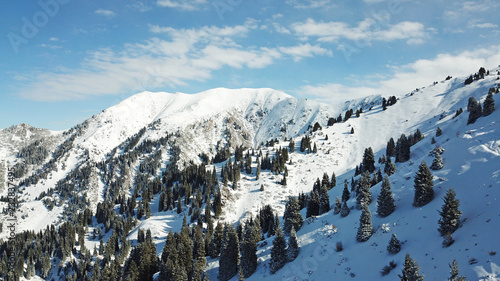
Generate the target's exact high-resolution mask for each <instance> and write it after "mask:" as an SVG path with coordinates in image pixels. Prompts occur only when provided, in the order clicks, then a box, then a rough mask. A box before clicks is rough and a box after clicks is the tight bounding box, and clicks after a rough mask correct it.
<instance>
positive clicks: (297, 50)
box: [279, 43, 332, 61]
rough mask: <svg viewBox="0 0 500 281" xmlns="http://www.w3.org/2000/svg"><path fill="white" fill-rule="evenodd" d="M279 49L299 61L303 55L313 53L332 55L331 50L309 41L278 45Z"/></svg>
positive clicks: (311, 54) (309, 55)
mask: <svg viewBox="0 0 500 281" xmlns="http://www.w3.org/2000/svg"><path fill="white" fill-rule="evenodd" d="M279 50H280V52H282V53H283V54H287V55H290V56H292V57H293V59H294V60H295V61H300V60H301V59H303V58H305V57H313V56H315V55H320V56H325V55H326V56H331V55H332V51H330V50H327V49H324V48H322V47H320V46H319V45H314V46H313V45H311V44H309V43H307V44H302V45H298V46H293V47H280V48H279Z"/></svg>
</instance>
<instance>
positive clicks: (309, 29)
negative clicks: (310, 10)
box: [292, 18, 429, 44]
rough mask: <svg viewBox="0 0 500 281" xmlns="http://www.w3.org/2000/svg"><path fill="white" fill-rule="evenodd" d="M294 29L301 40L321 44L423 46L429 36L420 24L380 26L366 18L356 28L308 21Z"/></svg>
mask: <svg viewBox="0 0 500 281" xmlns="http://www.w3.org/2000/svg"><path fill="white" fill-rule="evenodd" d="M292 29H293V30H294V31H295V33H296V35H297V36H299V38H303V39H304V38H305V39H307V38H309V37H316V38H317V40H318V41H319V42H336V41H338V40H340V39H347V40H354V41H356V40H357V41H362V42H363V44H369V43H370V42H371V41H395V40H407V43H408V44H421V43H423V42H424V41H425V39H426V38H427V37H428V36H429V34H428V32H427V31H426V29H425V27H424V25H423V24H421V23H419V22H409V21H404V22H400V23H397V24H393V25H387V26H380V25H379V24H378V23H377V22H376V21H375V20H374V19H372V18H366V19H365V20H363V21H361V22H359V23H358V24H357V26H354V27H351V26H349V25H348V24H347V23H345V22H316V21H315V20H314V19H308V20H306V21H305V22H297V23H294V24H292Z"/></svg>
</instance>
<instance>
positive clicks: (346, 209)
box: [340, 201, 351, 218]
mask: <svg viewBox="0 0 500 281" xmlns="http://www.w3.org/2000/svg"><path fill="white" fill-rule="evenodd" d="M350 212H351V209H349V207H348V206H347V202H346V201H344V202H342V209H340V216H341V217H343V218H344V217H347V216H348V215H349V213H350Z"/></svg>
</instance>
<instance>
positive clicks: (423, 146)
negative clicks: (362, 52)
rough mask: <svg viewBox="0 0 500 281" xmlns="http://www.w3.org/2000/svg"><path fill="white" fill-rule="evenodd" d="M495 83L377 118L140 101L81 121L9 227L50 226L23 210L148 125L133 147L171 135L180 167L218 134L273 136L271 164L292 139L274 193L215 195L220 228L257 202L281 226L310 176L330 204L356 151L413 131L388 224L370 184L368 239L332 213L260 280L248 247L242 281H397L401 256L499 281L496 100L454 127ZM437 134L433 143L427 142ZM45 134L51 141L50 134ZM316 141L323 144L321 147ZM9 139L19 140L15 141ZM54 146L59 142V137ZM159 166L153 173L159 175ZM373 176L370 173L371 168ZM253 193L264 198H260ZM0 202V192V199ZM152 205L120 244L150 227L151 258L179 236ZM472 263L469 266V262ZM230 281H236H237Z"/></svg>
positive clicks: (419, 95) (38, 208)
mask: <svg viewBox="0 0 500 281" xmlns="http://www.w3.org/2000/svg"><path fill="white" fill-rule="evenodd" d="M491 72H492V73H496V71H491ZM496 79H497V76H496V75H490V76H486V78H485V79H482V80H479V81H475V82H473V83H472V84H470V85H467V86H464V85H463V81H464V80H465V78H458V79H451V80H448V81H441V82H439V83H437V84H435V85H430V86H427V87H425V88H422V89H420V90H418V91H417V90H416V91H413V92H412V93H408V94H405V95H400V96H399V97H398V101H397V103H396V104H395V105H392V106H389V107H388V108H387V110H385V111H384V110H382V108H381V105H380V103H381V102H380V100H381V97H380V96H372V97H368V98H365V99H360V100H355V101H347V102H346V101H338V102H337V103H336V104H334V105H324V104H320V103H316V102H314V101H308V100H305V99H296V98H293V97H291V96H289V95H287V94H285V93H283V92H280V91H276V90H272V89H265V88H264V89H224V88H218V89H212V90H209V91H205V92H202V93H198V94H193V95H189V94H183V93H174V94H170V93H152V92H143V93H140V94H137V95H135V96H132V97H130V98H129V99H127V100H125V101H123V102H121V103H119V104H117V105H115V106H113V107H111V108H108V109H106V110H104V111H103V112H102V113H100V114H98V115H96V116H93V117H92V118H90V119H89V120H88V121H87V124H88V127H87V128H86V129H84V131H83V135H81V136H79V137H77V138H76V140H75V143H74V148H73V149H72V150H71V152H70V153H69V154H68V157H67V158H65V159H64V160H61V162H59V163H58V165H59V166H58V167H59V171H58V172H56V173H53V174H52V178H49V179H47V180H43V181H42V182H40V183H39V184H37V185H34V186H31V187H28V188H26V190H23V194H22V195H21V197H22V198H23V199H24V200H25V201H26V202H24V203H22V204H21V208H20V210H19V217H21V216H25V217H24V218H20V220H19V229H20V230H27V229H33V230H39V229H43V228H44V227H45V226H46V225H49V224H51V223H56V222H57V220H58V215H59V214H60V213H61V211H62V208H54V210H52V211H50V212H48V211H47V210H46V208H45V207H44V206H43V204H42V202H40V201H34V198H35V197H36V196H38V194H39V193H40V192H41V191H44V190H47V189H48V188H50V187H53V186H54V185H55V183H56V182H57V181H58V180H59V179H61V178H63V177H64V176H65V175H66V173H68V172H69V171H71V170H72V169H74V168H75V167H76V166H77V165H79V164H82V163H84V162H85V159H83V158H80V156H81V155H82V153H83V151H84V150H85V149H88V150H89V152H90V159H91V160H93V161H101V160H103V159H104V158H105V157H106V154H108V153H109V152H110V151H111V150H112V149H114V148H115V147H117V146H119V145H120V144H122V143H123V142H124V141H125V140H126V139H127V138H129V137H131V136H132V135H134V134H136V133H137V132H138V131H139V130H140V129H141V128H143V127H147V126H148V125H149V124H151V123H152V122H155V121H157V122H159V123H158V125H157V128H156V129H151V130H147V131H146V133H145V135H144V136H143V137H142V139H141V141H143V140H145V139H158V138H160V137H162V136H165V134H166V133H167V132H168V133H171V134H173V133H176V145H179V146H180V147H181V148H182V150H183V153H182V155H181V157H182V161H185V162H187V161H189V160H192V161H193V162H195V163H199V159H198V155H199V153H201V152H205V153H208V154H209V155H211V156H213V155H214V154H215V151H214V149H215V147H216V145H217V143H218V142H219V141H222V143H227V142H228V141H229V140H228V132H229V134H231V135H232V139H231V143H232V145H233V147H234V146H236V145H240V144H242V145H245V146H246V147H253V148H256V150H257V148H258V147H259V146H260V144H261V143H262V142H264V143H265V142H266V141H267V140H269V139H272V138H278V139H279V140H280V142H279V143H278V144H276V145H275V146H274V147H270V148H266V147H261V149H262V153H263V154H264V155H265V154H266V153H267V152H268V151H269V153H270V154H271V156H272V155H273V154H274V153H275V150H276V149H278V148H279V147H286V146H288V142H284V141H282V140H283V139H284V137H287V138H289V137H294V140H295V143H296V152H294V153H291V154H290V155H289V156H290V159H291V162H292V164H287V168H288V173H289V176H288V177H287V186H282V185H280V184H277V182H278V181H280V180H281V179H282V177H283V176H282V175H272V174H271V173H270V172H269V171H262V173H261V175H260V179H259V180H257V179H256V178H255V175H254V174H251V175H247V174H245V173H242V175H241V181H240V182H239V187H238V188H237V189H236V190H232V189H231V188H230V187H224V188H223V189H224V190H223V192H224V194H225V195H226V196H225V198H224V203H225V206H224V211H223V215H222V218H221V220H223V221H226V222H229V223H233V224H237V223H240V222H244V221H245V219H246V218H247V217H248V216H249V215H253V216H255V215H256V214H257V213H258V211H259V209H260V208H261V207H263V206H264V205H266V204H270V205H271V206H272V207H273V208H274V210H275V211H276V212H277V213H278V214H279V215H280V216H282V214H283V211H284V203H285V201H286V199H287V197H288V196H297V195H298V194H299V193H301V192H309V191H311V190H312V186H313V183H314V181H315V180H316V178H320V179H321V178H322V176H323V173H324V172H326V173H327V174H328V175H329V176H331V174H332V172H335V174H336V176H337V186H336V187H335V188H333V189H332V190H331V191H330V192H329V195H330V202H331V204H332V205H333V202H334V200H335V197H336V196H338V197H341V194H342V189H343V183H344V180H347V181H348V182H349V184H350V182H351V178H352V177H353V176H354V171H353V169H354V167H355V166H356V165H358V164H359V163H360V162H361V159H362V155H363V151H364V149H365V148H368V147H372V149H373V150H374V152H375V159H378V158H379V157H380V156H382V155H383V154H385V147H386V144H387V141H388V140H389V139H390V138H391V137H393V138H394V139H395V140H397V139H398V138H399V136H400V135H401V134H402V133H404V134H406V135H408V134H410V133H414V132H415V131H416V130H417V129H420V130H421V131H422V133H423V134H424V135H425V138H424V139H423V140H422V141H421V142H419V143H417V144H416V145H414V146H413V147H412V148H411V159H410V160H409V161H407V162H405V163H397V164H396V167H397V170H396V174H394V175H392V176H391V177H390V182H391V185H392V192H393V193H394V197H395V204H396V211H395V212H394V213H393V214H391V215H390V216H388V217H386V218H380V217H378V216H377V214H376V198H377V196H378V194H379V192H380V189H381V184H377V185H376V186H374V187H372V188H371V192H372V198H373V200H372V201H373V202H372V203H371V205H370V206H369V208H370V211H371V213H372V224H373V227H374V234H373V236H372V237H371V238H370V239H369V240H368V241H367V242H363V243H359V242H357V241H356V238H355V237H356V232H357V228H358V225H359V217H360V215H361V211H359V210H356V209H354V208H353V209H352V210H351V213H350V214H349V215H348V216H347V217H345V218H341V217H340V216H339V215H333V210H332V211H330V212H329V213H326V214H324V215H321V216H318V217H317V218H310V219H307V220H306V221H305V223H304V226H303V227H302V228H301V229H300V230H298V231H297V237H298V241H299V245H300V246H301V252H300V254H299V256H298V257H297V259H296V260H295V261H294V262H290V263H287V264H286V265H285V267H284V268H282V269H280V270H279V271H278V272H277V273H276V274H273V275H271V274H270V273H269V259H270V249H271V245H272V241H273V238H272V237H271V238H268V239H266V240H265V241H262V242H261V243H259V248H258V259H259V265H258V268H257V271H256V272H255V273H254V274H253V275H252V276H251V277H249V278H247V280H351V279H352V280H397V279H398V277H397V275H398V274H400V273H401V269H402V264H403V262H404V256H405V254H406V253H409V254H410V256H411V257H412V258H413V259H415V260H416V261H417V263H418V264H419V265H420V267H421V271H420V272H421V273H423V274H425V276H426V280H446V279H447V278H448V276H449V267H448V264H450V263H451V262H452V260H453V259H456V260H457V262H458V264H459V269H460V272H461V274H462V275H466V276H467V277H468V279H471V280H477V279H480V280H500V268H499V266H498V265H500V253H499V252H500V246H499V245H500V243H498V238H499V236H498V229H500V211H499V210H500V192H499V190H498V188H499V186H500V128H499V124H500V122H499V121H498V120H500V110H499V109H498V104H500V100H499V99H498V95H496V96H494V98H495V102H496V104H497V106H496V111H495V112H493V113H492V114H491V115H490V116H488V117H481V118H479V119H478V120H477V121H476V123H475V124H471V125H466V124H467V115H468V112H466V111H465V112H464V113H462V114H461V115H459V116H458V117H456V118H454V116H455V112H456V110H457V109H459V108H464V109H465V108H466V106H467V100H468V98H469V97H470V96H471V95H472V96H474V97H476V99H478V100H480V101H481V102H482V101H484V98H485V96H486V93H487V92H488V89H489V88H491V87H495V86H496V85H497V81H496ZM386 98H387V97H386ZM359 107H363V113H362V114H361V116H360V117H359V118H357V117H356V116H353V117H351V119H349V120H348V121H347V122H345V123H337V124H334V125H333V126H330V127H327V126H326V122H327V119H328V117H336V116H338V115H339V114H342V115H343V114H344V112H345V110H347V109H349V108H353V109H354V110H356V109H357V108H359ZM370 108H371V109H370ZM316 121H318V122H319V123H320V124H321V125H322V126H323V129H322V130H319V131H317V132H314V133H311V141H312V143H313V144H314V143H316V145H317V147H318V153H316V154H305V153H301V152H299V149H298V146H299V144H300V139H301V137H302V136H303V134H304V133H307V129H308V126H309V125H312V124H314V122H316ZM438 126H439V127H441V129H442V130H443V134H442V135H441V136H439V137H435V132H436V128H437V127H438ZM236 128H238V129H236ZM283 128H286V130H282V129H283ZM351 128H354V131H355V133H354V134H351V133H350V132H351ZM0 133H1V134H0V137H3V139H2V145H1V146H0V153H1V155H3V156H5V157H7V158H4V159H11V160H15V157H14V154H15V151H16V149H18V148H16V147H15V146H8V145H6V142H5V141H4V140H7V138H9V140H10V139H13V138H14V137H18V136H17V135H13V136H12V137H11V135H9V134H10V133H9V134H7V133H5V131H4V130H2V131H1V132H0ZM50 134H53V135H54V136H55V137H58V136H61V135H62V133H53V132H51V133H50ZM244 135H246V137H244ZM32 136H33V135H32ZM326 136H328V140H325V137H326ZM432 137H435V139H436V143H435V144H431V139H432ZM18 138H20V140H21V141H24V140H23V138H22V137H18ZM58 141H59V143H60V142H62V140H60V139H59V140H58ZM436 147H442V148H444V153H443V154H442V157H443V161H444V168H443V169H441V170H438V171H432V172H433V175H434V191H435V198H434V200H433V201H432V202H430V203H429V204H428V205H426V206H423V207H420V208H416V207H413V206H412V202H413V192H414V188H413V178H414V175H415V172H416V171H417V169H418V166H419V164H420V163H421V162H422V161H426V163H427V164H428V165H430V164H431V163H432V160H433V159H434V157H433V156H431V155H429V152H430V151H431V150H433V149H434V148H436ZM168 148H169V147H167V148H165V151H168ZM257 151H258V150H257ZM165 154H166V153H164V155H163V158H162V160H163V161H164V162H165V163H166V162H168V161H169V155H168V154H167V155H165ZM63 158H64V157H63ZM253 159H254V160H255V158H253ZM62 163H65V165H66V167H67V168H66V170H64V171H63V170H62V169H61V168H60V167H61V165H62ZM165 163H163V165H162V168H165ZM223 164H224V163H220V164H216V165H215V166H213V165H207V169H208V170H210V171H211V170H212V169H213V167H215V168H216V170H217V172H218V174H220V168H221V166H222V165H223ZM134 165H135V166H137V165H138V163H134ZM376 166H377V168H378V167H379V166H380V165H379V164H376ZM382 168H383V167H382ZM255 169H256V163H253V172H254V173H255ZM132 170H133V169H132ZM131 173H132V174H131V175H130V176H133V174H134V173H135V170H133V171H132V172H131ZM261 185H263V186H264V191H261V190H260V187H261ZM450 187H451V188H453V189H454V190H455V191H456V193H457V198H458V199H459V200H460V202H461V205H460V210H461V211H462V212H463V215H462V222H463V225H462V227H461V228H459V229H458V230H457V231H456V232H455V233H454V234H453V238H454V239H455V242H454V244H453V245H451V246H450V247H448V248H443V247H442V245H441V243H442V237H441V236H440V235H439V232H438V231H437V227H438V224H437V222H438V220H439V213H438V211H437V210H439V209H441V206H442V204H443V201H442V198H443V196H444V194H445V192H446V190H447V189H448V188H450ZM104 188H105V185H104V184H103V183H102V182H101V181H100V180H96V182H94V183H93V184H92V190H91V191H89V193H90V194H91V196H90V197H91V198H92V202H93V204H94V206H92V208H95V204H97V202H100V200H102V192H103V189H104ZM124 188H127V187H124ZM4 194H5V193H2V192H1V191H0V195H4ZM158 199H159V196H158V195H157V196H155V198H154V200H153V201H152V202H151V210H152V216H151V217H150V218H149V219H142V220H141V221H140V225H139V226H138V227H137V228H135V229H134V230H133V231H132V232H131V233H129V235H128V239H130V240H132V241H134V240H136V239H137V232H138V229H150V230H151V232H152V236H153V238H154V240H155V243H156V245H157V253H158V254H160V253H161V251H162V249H163V245H164V243H165V237H166V235H167V234H168V232H169V231H170V230H172V231H179V230H180V228H181V226H182V219H183V217H184V213H187V210H186V209H187V208H184V209H185V210H184V212H183V213H181V214H176V213H175V210H174V211H169V212H157V209H158ZM348 205H349V206H350V207H353V206H355V199H351V200H349V201H348ZM4 206H5V203H4V202H0V207H4ZM203 208H204V206H203V207H202V210H203ZM302 214H303V216H304V217H305V210H302ZM26 215H27V216H26ZM188 221H189V220H188ZM392 233H395V234H396V235H397V236H398V238H399V239H400V240H401V241H402V242H403V245H402V251H401V252H400V253H398V254H396V255H390V254H388V253H387V251H386V246H387V244H388V242H389V240H390V238H391V235H392ZM0 235H3V234H0ZM108 236H109V234H108ZM1 237H2V236H0V238H1ZM106 237H107V236H105V238H106ZM337 242H342V244H343V246H344V250H343V251H342V252H336V251H335V248H336V246H335V245H336V243H337ZM266 243H267V244H266ZM96 244H98V241H97V242H96V241H94V240H89V239H88V240H87V242H86V246H87V247H88V248H91V249H92V248H93V245H96ZM89 245H90V247H89ZM493 253H495V254H493ZM473 259H474V260H476V261H477V263H475V264H471V261H472V260H473ZM393 260H394V261H395V262H396V263H397V267H396V268H395V269H394V270H393V271H391V273H390V274H389V275H388V276H385V277H381V276H380V275H379V272H380V271H381V270H382V268H383V267H384V266H385V265H388V264H389V262H391V261H393ZM207 272H208V274H209V275H210V278H211V280H217V274H218V259H209V260H208V267H207ZM488 278H489V279H488ZM233 280H237V277H234V278H233Z"/></svg>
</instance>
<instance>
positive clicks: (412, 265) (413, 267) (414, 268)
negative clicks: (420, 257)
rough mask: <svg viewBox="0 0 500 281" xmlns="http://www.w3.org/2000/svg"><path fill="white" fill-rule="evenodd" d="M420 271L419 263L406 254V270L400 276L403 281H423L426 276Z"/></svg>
mask: <svg viewBox="0 0 500 281" xmlns="http://www.w3.org/2000/svg"><path fill="white" fill-rule="evenodd" d="M419 271H420V266H418V264H417V262H416V261H415V260H414V259H412V258H410V254H406V256H405V264H404V268H403V271H402V274H401V275H399V277H400V278H401V281H423V280H424V276H423V275H420V273H419Z"/></svg>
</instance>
